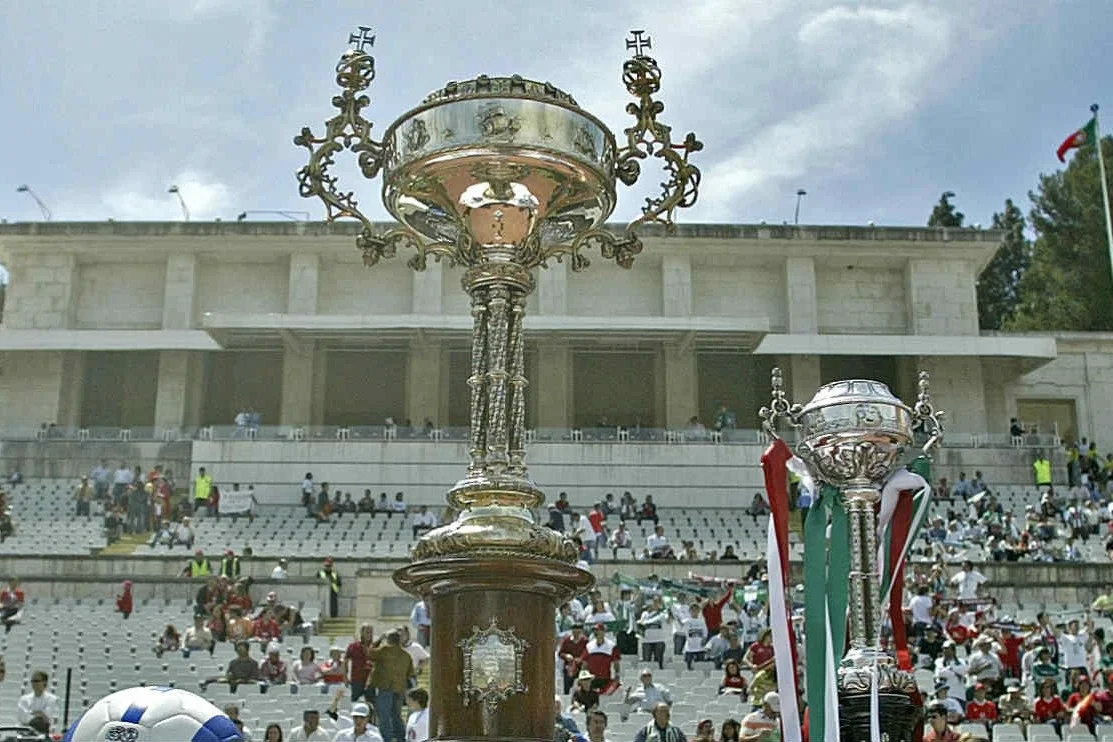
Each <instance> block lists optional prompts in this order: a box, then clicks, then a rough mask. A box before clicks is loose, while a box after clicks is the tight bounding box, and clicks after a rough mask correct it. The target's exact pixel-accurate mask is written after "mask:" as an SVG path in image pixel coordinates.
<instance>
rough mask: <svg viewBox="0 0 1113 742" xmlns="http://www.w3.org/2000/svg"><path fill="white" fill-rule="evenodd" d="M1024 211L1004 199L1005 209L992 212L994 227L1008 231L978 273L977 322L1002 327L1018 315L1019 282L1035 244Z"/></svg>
mask: <svg viewBox="0 0 1113 742" xmlns="http://www.w3.org/2000/svg"><path fill="white" fill-rule="evenodd" d="M1024 227H1025V222H1024V214H1023V213H1021V211H1020V209H1018V208H1017V207H1016V204H1014V203H1013V202H1012V199H1005V210H1004V211H1003V212H1000V213H997V214H994V215H993V228H994V229H998V230H1001V231H1002V232H1004V233H1005V237H1004V239H1003V240H1002V242H1001V247H999V248H998V249H997V252H996V253H995V254H994V256H993V260H991V261H989V264H988V265H986V267H985V268H984V269H983V270H982V273H981V275H980V276H978V284H977V287H978V325H979V326H980V327H981V328H982V329H983V330H1001V329H1004V327H1005V325H1006V323H1007V322H1008V321H1009V320H1011V319H1012V318H1013V315H1014V314H1016V310H1017V306H1018V305H1019V303H1020V283H1021V281H1022V280H1023V278H1024V274H1025V273H1026V272H1027V271H1028V266H1029V265H1031V262H1032V244H1031V243H1030V242H1029V241H1028V240H1027V238H1025V236H1024Z"/></svg>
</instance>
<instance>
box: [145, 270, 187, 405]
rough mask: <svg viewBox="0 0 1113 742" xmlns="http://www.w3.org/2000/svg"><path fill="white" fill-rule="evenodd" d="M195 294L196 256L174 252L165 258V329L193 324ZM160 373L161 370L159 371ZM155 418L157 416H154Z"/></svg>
mask: <svg viewBox="0 0 1113 742" xmlns="http://www.w3.org/2000/svg"><path fill="white" fill-rule="evenodd" d="M196 295H197V256H196V255H194V254H193V253H186V254H181V253H175V254H173V255H171V256H170V257H169V258H167V260H166V281H165V288H164V289H163V298H162V326H163V327H164V328H165V329H167V330H188V329H190V328H191V327H193V325H194V318H193V307H194V297H195V296H196ZM160 374H161V371H160ZM155 418H156V420H157V419H158V416H157V415H156V416H155Z"/></svg>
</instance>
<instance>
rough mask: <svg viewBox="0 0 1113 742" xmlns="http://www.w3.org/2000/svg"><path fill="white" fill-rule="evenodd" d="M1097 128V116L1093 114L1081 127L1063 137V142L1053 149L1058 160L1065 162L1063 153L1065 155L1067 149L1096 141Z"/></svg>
mask: <svg viewBox="0 0 1113 742" xmlns="http://www.w3.org/2000/svg"><path fill="white" fill-rule="evenodd" d="M1097 129H1098V119H1097V116H1095V117H1094V118H1092V119H1090V121H1089V123H1087V124H1086V125H1085V126H1083V127H1082V128H1081V129H1079V130H1078V131H1076V132H1074V133H1073V134H1071V135H1070V136H1069V137H1067V138H1066V139H1064V140H1063V143H1062V144H1060V145H1059V149H1057V150H1055V154H1056V155H1058V156H1059V162H1066V159H1064V157H1063V155H1065V154H1066V153H1067V151H1068V150H1072V149H1078V148H1079V147H1084V146H1086V145H1087V144H1091V143H1093V142H1096V141H1097V139H1098V137H1097Z"/></svg>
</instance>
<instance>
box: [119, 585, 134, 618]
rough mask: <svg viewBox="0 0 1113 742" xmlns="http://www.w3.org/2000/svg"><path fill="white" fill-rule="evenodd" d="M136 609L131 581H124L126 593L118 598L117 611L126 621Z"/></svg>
mask: <svg viewBox="0 0 1113 742" xmlns="http://www.w3.org/2000/svg"><path fill="white" fill-rule="evenodd" d="M134 607H135V597H134V596H133V595H132V594H131V580H124V592H122V593H121V594H119V595H117V596H116V610H118V611H119V612H120V613H122V614H124V620H125V621H126V620H127V618H128V616H130V615H131V612H132V609H133V608H134Z"/></svg>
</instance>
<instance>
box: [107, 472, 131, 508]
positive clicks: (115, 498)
mask: <svg viewBox="0 0 1113 742" xmlns="http://www.w3.org/2000/svg"><path fill="white" fill-rule="evenodd" d="M134 477H135V474H134V473H133V472H132V470H131V467H129V466H128V465H127V464H126V463H124V462H123V461H121V462H120V466H119V468H118V469H116V471H115V472H113V474H112V504H113V505H117V506H118V505H123V504H124V494H125V492H126V491H127V487H128V485H129V484H131V483H132V480H133V479H134Z"/></svg>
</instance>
